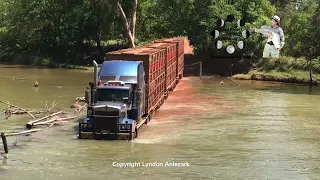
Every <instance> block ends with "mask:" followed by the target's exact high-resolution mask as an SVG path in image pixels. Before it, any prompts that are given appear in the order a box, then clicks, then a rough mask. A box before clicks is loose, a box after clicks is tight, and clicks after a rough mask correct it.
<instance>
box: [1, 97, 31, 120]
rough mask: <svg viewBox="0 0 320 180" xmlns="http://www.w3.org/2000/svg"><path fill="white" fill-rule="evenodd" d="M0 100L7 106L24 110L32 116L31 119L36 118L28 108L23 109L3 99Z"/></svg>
mask: <svg viewBox="0 0 320 180" xmlns="http://www.w3.org/2000/svg"><path fill="white" fill-rule="evenodd" d="M0 102H2V103H4V104H6V105H8V106H11V107H15V108H18V109H21V110H22V111H25V112H26V113H28V114H29V115H30V116H31V117H32V119H36V118H35V117H34V116H33V115H32V114H31V113H30V112H29V111H28V110H26V109H24V108H22V107H19V106H16V105H13V104H10V103H8V102H5V101H2V100H0Z"/></svg>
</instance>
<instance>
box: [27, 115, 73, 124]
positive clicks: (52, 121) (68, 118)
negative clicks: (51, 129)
mask: <svg viewBox="0 0 320 180" xmlns="http://www.w3.org/2000/svg"><path fill="white" fill-rule="evenodd" d="M76 117H77V116H71V117H66V118H55V119H51V120H48V121H44V122H38V123H34V124H33V125H34V126H38V125H51V124H52V123H54V122H55V121H65V120H70V119H74V118H76Z"/></svg>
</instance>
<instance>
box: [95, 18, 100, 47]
mask: <svg viewBox="0 0 320 180" xmlns="http://www.w3.org/2000/svg"><path fill="white" fill-rule="evenodd" d="M100 28H101V27H100V22H98V23H97V35H96V36H97V40H96V41H97V49H98V51H99V53H100V52H101V32H100Z"/></svg>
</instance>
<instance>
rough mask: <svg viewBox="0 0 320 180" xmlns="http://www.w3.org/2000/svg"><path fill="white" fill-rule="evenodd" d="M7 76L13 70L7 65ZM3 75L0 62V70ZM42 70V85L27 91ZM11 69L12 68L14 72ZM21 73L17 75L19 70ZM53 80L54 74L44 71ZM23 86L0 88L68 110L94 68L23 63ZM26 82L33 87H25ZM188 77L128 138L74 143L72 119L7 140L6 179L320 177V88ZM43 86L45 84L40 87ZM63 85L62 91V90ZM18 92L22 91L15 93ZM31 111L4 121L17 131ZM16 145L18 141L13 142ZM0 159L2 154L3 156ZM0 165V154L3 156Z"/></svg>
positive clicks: (13, 96)
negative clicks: (86, 70)
mask: <svg viewBox="0 0 320 180" xmlns="http://www.w3.org/2000/svg"><path fill="white" fill-rule="evenodd" d="M10 72H11V71H10ZM5 73H8V71H7V72H4V70H3V69H1V68H0V76H3V74H5ZM33 73H36V74H40V75H38V78H37V81H38V82H39V83H40V86H39V88H38V91H37V92H36V91H35V88H31V87H30V84H31V83H32V81H33V78H31V77H32V76H35V75H34V74H33ZM12 75H13V74H10V76H12ZM15 76H17V75H15ZM49 76H50V77H49ZM19 77H26V78H28V79H31V80H30V81H28V82H27V81H26V82H20V83H17V82H13V81H8V80H2V79H0V83H6V85H7V86H5V87H6V89H5V90H4V89H1V90H0V91H1V94H4V95H5V96H3V98H4V99H5V100H6V101H10V102H12V103H13V102H14V103H18V104H20V105H21V106H24V107H29V106H32V107H34V108H39V107H41V103H40V101H44V100H48V101H50V100H51V101H53V100H57V101H58V102H61V103H63V104H65V105H64V106H63V107H65V108H67V107H68V106H67V105H70V104H71V103H73V102H74V98H75V97H77V96H81V94H82V93H83V92H82V91H83V89H84V88H85V86H86V85H87V82H88V81H89V80H91V74H90V73H84V72H79V71H63V70H41V71H39V72H38V71H37V70H33V69H23V70H21V69H20V72H19ZM30 82H31V83H30ZM219 82H220V81H215V80H204V81H199V79H197V78H184V79H183V81H182V82H181V84H179V86H178V87H177V89H176V90H175V91H174V92H172V93H171V94H170V95H169V98H168V99H167V100H166V102H165V104H164V105H163V106H162V107H161V108H160V109H159V110H158V111H157V112H156V114H155V115H154V119H153V120H152V121H151V122H150V124H148V125H146V126H144V127H143V128H142V129H141V131H140V133H139V138H138V139H136V140H135V141H134V142H125V141H86V140H78V139H76V134H77V132H76V129H77V126H76V125H77V123H76V122H75V121H74V122H71V123H70V124H69V125H67V126H62V127H54V128H50V129H47V130H45V131H41V132H38V133H35V134H33V135H32V136H19V137H17V138H15V137H10V138H8V141H9V144H10V146H11V151H10V154H9V159H7V160H5V161H6V162H5V163H2V164H1V163H0V177H1V178H4V179H10V180H11V179H13V180H14V179H25V180H28V179H30V180H31V179H35V177H37V179H57V178H58V179H89V178H95V179H317V178H318V177H320V171H319V162H320V153H319V148H320V147H319V143H318V142H319V140H320V133H319V132H320V122H319V121H318V120H319V117H320V113H319V110H318V106H319V101H320V96H319V94H320V90H319V88H318V87H316V88H314V89H313V90H312V92H311V93H310V91H309V88H308V87H305V86H299V85H293V84H282V83H271V82H258V81H237V83H238V84H240V86H235V85H231V84H224V85H221V84H220V83H219ZM41 84H42V85H41ZM58 86H60V88H58ZM17 88H18V89H19V90H18V89H17ZM28 118H29V117H27V116H25V117H21V118H20V117H13V118H10V119H9V120H1V121H0V130H3V129H8V128H11V129H14V127H16V126H20V125H23V124H25V122H26V121H27V120H28ZM15 141H17V142H18V146H19V147H14V146H13V145H12V143H13V142H15ZM0 159H1V157H0ZM1 161H3V159H1ZM130 162H132V163H134V162H137V163H141V164H142V163H154V162H155V163H158V165H159V164H161V163H163V164H165V163H166V162H178V163H179V162H181V163H184V162H188V163H189V164H190V166H189V167H170V166H160V167H159V166H158V167H145V166H142V165H141V166H136V167H134V168H133V167H126V168H120V167H114V166H113V164H114V163H130Z"/></svg>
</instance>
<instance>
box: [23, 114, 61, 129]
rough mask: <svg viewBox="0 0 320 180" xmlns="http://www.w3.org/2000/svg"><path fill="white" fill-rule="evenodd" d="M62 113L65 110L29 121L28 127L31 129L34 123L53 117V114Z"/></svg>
mask: <svg viewBox="0 0 320 180" xmlns="http://www.w3.org/2000/svg"><path fill="white" fill-rule="evenodd" d="M61 113H63V111H59V112H56V113H52V114H50V115H48V116H45V117H43V118H40V119H37V120H34V121H30V122H28V123H27V125H26V127H27V128H28V129H31V128H32V126H33V125H34V123H37V122H40V121H42V120H45V119H48V118H50V117H52V116H55V115H58V114H61Z"/></svg>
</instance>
